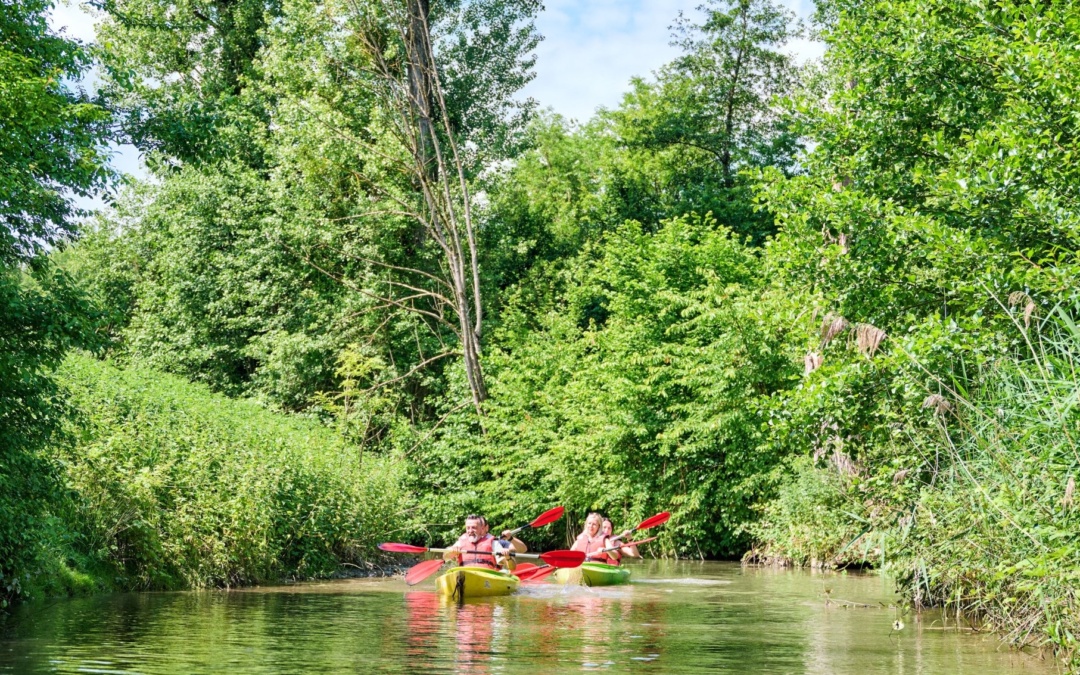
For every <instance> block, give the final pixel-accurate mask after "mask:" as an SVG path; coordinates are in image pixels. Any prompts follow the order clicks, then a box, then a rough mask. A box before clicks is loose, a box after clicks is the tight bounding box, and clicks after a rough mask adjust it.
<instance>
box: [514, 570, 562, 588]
mask: <svg viewBox="0 0 1080 675" xmlns="http://www.w3.org/2000/svg"><path fill="white" fill-rule="evenodd" d="M557 569H558V568H557V567H538V568H537V569H535V570H533V571H532V572H531V573H529V575H528V576H525V577H522V579H521V583H523V584H533V583H536V582H538V581H543V580H544V579H547V578H548V577H550V576H551V575H552V574H555V570H557Z"/></svg>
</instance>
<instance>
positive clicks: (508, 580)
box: [435, 566, 521, 600]
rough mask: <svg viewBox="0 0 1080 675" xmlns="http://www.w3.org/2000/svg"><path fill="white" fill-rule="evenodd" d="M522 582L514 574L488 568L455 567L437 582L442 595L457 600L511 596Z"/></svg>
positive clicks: (436, 584)
mask: <svg viewBox="0 0 1080 675" xmlns="http://www.w3.org/2000/svg"><path fill="white" fill-rule="evenodd" d="M520 583H521V581H520V580H519V579H518V578H517V577H515V576H514V575H513V574H510V573H508V572H501V571H496V570H490V569H488V568H486V567H469V566H466V567H455V568H453V569H451V570H450V571H449V572H447V573H446V574H444V575H442V576H441V577H439V578H438V580H436V582H435V586H436V588H437V589H438V591H439V594H440V595H443V596H445V597H448V598H453V599H455V600H463V599H465V598H485V597H488V596H492V595H510V594H511V593H513V592H514V591H516V590H517V589H518V585H519V584H520Z"/></svg>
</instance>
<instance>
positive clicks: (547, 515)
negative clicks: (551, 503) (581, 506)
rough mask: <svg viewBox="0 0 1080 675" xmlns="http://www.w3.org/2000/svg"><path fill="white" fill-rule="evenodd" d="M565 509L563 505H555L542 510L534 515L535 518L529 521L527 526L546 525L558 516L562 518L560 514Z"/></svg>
mask: <svg viewBox="0 0 1080 675" xmlns="http://www.w3.org/2000/svg"><path fill="white" fill-rule="evenodd" d="M565 511H566V507H565V506H556V507H555V508H553V509H551V510H550V511H544V512H543V513H541V514H540V515H539V516H537V517H536V520H534V521H532V522H531V523H529V527H543V526H544V525H547V524H549V523H554V522H555V521H556V520H558V519H559V518H562V515H563V513H564V512H565Z"/></svg>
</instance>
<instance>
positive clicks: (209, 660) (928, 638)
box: [0, 562, 1054, 675]
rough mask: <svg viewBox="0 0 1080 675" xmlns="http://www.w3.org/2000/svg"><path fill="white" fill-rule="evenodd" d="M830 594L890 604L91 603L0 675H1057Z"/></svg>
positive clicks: (714, 599)
mask: <svg viewBox="0 0 1080 675" xmlns="http://www.w3.org/2000/svg"><path fill="white" fill-rule="evenodd" d="M825 579H828V585H829V587H830V588H831V589H832V595H833V597H836V598H858V599H860V600H863V601H865V603H866V604H867V605H874V604H875V603H878V602H886V603H887V602H889V601H890V600H892V599H893V597H892V595H891V593H892V589H891V586H889V585H888V584H887V583H885V582H884V581H883V580H882V579H881V578H880V577H872V576H862V575H857V574H850V575H846V576H840V575H812V574H810V573H802V572H785V573H783V574H779V573H778V574H771V573H769V572H767V571H763V572H755V573H754V574H744V573H742V572H741V571H740V568H739V567H738V566H737V565H726V564H720V563H704V564H702V563H674V564H673V563H670V562H655V563H654V562H647V563H645V564H640V565H635V566H634V579H633V583H632V584H630V585H626V586H611V587H603V588H587V587H584V586H562V585H558V584H537V585H525V586H523V587H522V588H521V590H520V592H519V593H517V594H515V595H513V596H508V597H501V598H486V599H480V600H475V601H468V602H465V603H463V604H460V605H459V604H457V603H452V602H448V601H446V600H445V599H443V598H440V597H439V596H438V595H436V594H435V593H434V592H433V590H432V588H433V587H432V585H431V584H430V583H428V584H423V585H420V586H418V587H415V588H413V589H409V590H406V587H405V584H404V583H403V582H402V581H401V580H400V578H398V579H390V580H386V581H365V583H362V584H360V583H355V582H349V581H345V582H341V583H321V584H317V585H316V584H312V585H297V586H289V587H284V588H272V589H252V590H248V591H245V592H243V593H152V594H129V595H120V596H103V597H98V598H84V599H78V600H72V601H64V602H59V603H56V604H54V605H50V606H47V607H36V608H35V607H27V608H23V609H25V610H27V612H28V613H27V615H26V619H20V620H19V621H18V623H17V624H15V625H16V628H14V629H10V630H8V632H6V633H0V675H8V674H18V675H23V674H27V675H33V674H35V673H78V672H116V673H145V674H146V675H173V674H174V673H184V674H185V675H186V674H188V673H191V674H195V675H198V674H202V673H222V672H224V673H228V675H270V674H271V673H315V672H317V673H326V674H328V675H338V674H342V675H344V674H346V673H348V674H352V673H359V672H364V673H366V672H393V673H413V672H458V673H463V674H467V675H487V674H490V673H499V674H500V675H517V674H518V673H521V674H522V675H525V674H529V675H532V673H563V672H581V671H582V670H584V669H588V670H592V669H596V670H600V671H604V672H618V673H622V672H631V673H632V672H648V673H665V674H666V673H703V672H708V673H713V672H715V673H753V674H754V675H773V674H780V673H795V674H799V673H802V674H807V675H811V674H812V675H818V674H820V673H829V674H835V675H864V674H874V673H883V674H884V673H889V674H890V675H914V674H916V673H950V674H955V675H985V674H987V673H994V674H995V675H1031V674H1034V675H1043V674H1046V673H1052V672H1054V670H1053V668H1052V667H1051V666H1049V665H1047V664H1046V663H1040V662H1039V661H1038V660H1036V659H1034V658H1031V657H1028V656H1025V655H1021V654H1016V653H1011V652H1008V651H1007V650H1002V649H1000V648H999V644H998V643H997V642H996V641H993V640H988V639H986V638H985V637H981V636H973V635H970V634H965V633H959V632H955V631H953V632H949V631H943V630H940V627H939V626H936V625H930V624H932V623H933V622H931V621H927V622H925V623H926V624H927V626H928V627H927V628H925V629H924V628H923V627H922V625H921V624H922V623H923V622H918V621H914V620H906V621H905V623H906V624H907V626H906V627H905V628H904V630H903V631H901V632H899V633H898V632H896V631H894V630H893V628H892V625H893V622H894V621H895V620H896V618H897V617H896V615H895V611H894V610H890V609H884V608H878V607H876V606H868V607H864V608H860V609H858V610H853V609H850V610H842V609H838V608H837V607H835V606H834V607H827V606H826V605H825V603H824V601H823V600H820V599H819V598H821V592H822V582H823V580H825ZM720 587H723V588H722V590H717V589H719V588H720Z"/></svg>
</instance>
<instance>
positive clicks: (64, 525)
mask: <svg viewBox="0 0 1080 675" xmlns="http://www.w3.org/2000/svg"><path fill="white" fill-rule="evenodd" d="M58 379H59V380H60V382H61V383H62V385H63V386H64V388H65V389H66V391H67V392H68V397H69V400H70V403H71V405H72V407H73V409H74V412H75V414H74V416H73V420H72V422H71V423H70V424H69V428H68V432H69V436H70V437H71V438H72V442H71V443H70V444H68V445H66V446H65V447H63V448H61V449H58V451H57V457H56V458H57V460H58V461H59V462H60V463H61V465H62V475H63V478H64V481H65V484H66V490H67V497H68V498H67V500H66V502H65V503H63V504H61V505H58V506H57V509H56V511H57V512H56V519H57V521H58V529H59V530H60V531H61V532H62V536H57V537H56V538H55V541H53V542H47V545H49V546H52V548H53V550H52V551H51V552H46V557H49V555H51V556H53V557H56V556H60V557H66V558H67V559H66V560H65V561H64V564H65V565H66V566H68V567H70V568H87V569H91V570H94V571H95V573H96V574H98V575H105V576H108V577H111V578H112V579H113V580H115V581H116V582H117V583H116V584H114V585H119V586H121V587H125V588H135V589H151V588H178V587H185V588H186V587H208V586H228V585H236V584H249V583H257V582H264V581H273V580H278V579H281V578H283V577H295V578H308V577H317V576H326V575H329V574H332V573H334V572H335V571H338V570H340V569H342V564H343V563H353V564H360V563H361V562H362V561H363V560H364V559H365V558H367V557H368V556H369V555H373V554H374V553H375V549H374V545H375V543H376V542H378V541H380V540H382V539H384V538H385V537H387V536H388V534H389V533H390V532H391V531H393V530H395V529H396V528H398V527H400V526H401V518H402V515H401V514H402V511H403V510H404V507H405V493H404V490H403V488H402V487H401V483H400V476H399V473H398V471H397V469H396V468H395V466H394V465H393V464H392V463H390V462H389V461H385V460H382V459H379V458H372V457H370V455H369V456H368V457H365V458H364V459H363V463H361V462H360V458H359V455H358V453H357V451H356V450H355V449H353V448H350V447H349V446H347V445H345V444H344V443H343V442H342V440H341V438H340V436H339V435H337V434H335V433H333V432H332V431H330V430H328V429H325V428H323V427H321V426H320V425H318V424H317V423H315V422H312V421H309V420H304V419H298V418H296V417H290V416H286V415H280V414H275V413H272V412H270V411H268V410H266V409H264V408H262V407H260V406H258V405H256V404H254V403H251V402H245V401H235V400H230V399H227V398H224V397H221V396H218V395H214V394H212V393H210V392H209V390H207V389H206V388H205V387H202V386H199V385H194V384H190V383H188V382H186V381H184V380H182V379H180V378H177V377H172V376H168V375H164V374H162V373H159V372H155V371H152V370H146V369H141V368H138V367H133V368H129V369H124V370H120V369H117V368H115V367H113V366H111V365H109V364H107V363H102V362H100V361H96V360H94V359H91V358H89V357H86V356H82V355H72V356H70V357H69V358H68V359H67V360H66V361H65V362H64V364H63V366H62V367H61V368H60V370H59V372H58Z"/></svg>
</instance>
